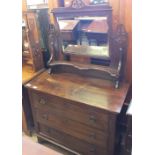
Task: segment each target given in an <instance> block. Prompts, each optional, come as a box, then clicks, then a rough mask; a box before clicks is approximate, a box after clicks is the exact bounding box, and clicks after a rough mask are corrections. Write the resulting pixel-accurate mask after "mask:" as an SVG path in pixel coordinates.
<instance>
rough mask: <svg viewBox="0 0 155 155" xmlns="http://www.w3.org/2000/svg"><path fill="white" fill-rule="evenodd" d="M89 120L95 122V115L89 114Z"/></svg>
mask: <svg viewBox="0 0 155 155" xmlns="http://www.w3.org/2000/svg"><path fill="white" fill-rule="evenodd" d="M89 120H90V121H91V122H93V123H96V117H95V116H93V115H91V116H90V117H89Z"/></svg>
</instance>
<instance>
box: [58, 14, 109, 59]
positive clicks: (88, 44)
mask: <svg viewBox="0 0 155 155" xmlns="http://www.w3.org/2000/svg"><path fill="white" fill-rule="evenodd" d="M58 24H59V28H60V33H61V38H62V41H63V52H64V53H71V52H72V53H75V54H76V53H77V54H80V55H87V56H90V57H91V58H101V57H102V56H103V57H109V50H108V43H109V38H108V30H109V29H108V23H107V17H99V16H96V17H94V16H93V17H91V16H82V17H74V18H58Z"/></svg>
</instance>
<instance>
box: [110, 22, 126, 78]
mask: <svg viewBox="0 0 155 155" xmlns="http://www.w3.org/2000/svg"><path fill="white" fill-rule="evenodd" d="M127 42H128V34H127V32H126V31H125V28H124V25H122V24H120V25H118V26H117V28H116V32H115V33H114V38H113V53H115V55H113V56H112V60H113V64H112V66H117V70H118V72H119V74H120V79H121V78H122V77H123V74H124V67H125V62H126V55H127ZM116 63H117V65H116Z"/></svg>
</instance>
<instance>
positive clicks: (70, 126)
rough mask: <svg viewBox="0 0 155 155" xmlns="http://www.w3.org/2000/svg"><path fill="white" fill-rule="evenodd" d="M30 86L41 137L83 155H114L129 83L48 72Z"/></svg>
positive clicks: (33, 110) (29, 90)
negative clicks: (117, 121) (118, 85)
mask: <svg viewBox="0 0 155 155" xmlns="http://www.w3.org/2000/svg"><path fill="white" fill-rule="evenodd" d="M25 86H26V87H27V88H28V93H29V97H30V102H31V106H32V112H33V117H34V123H35V130H36V132H37V136H38V137H39V138H42V139H45V140H49V141H51V142H54V143H57V144H59V145H62V146H64V147H66V148H69V149H70V150H73V151H75V152H77V153H80V154H82V155H114V149H115V141H116V138H115V136H116V131H115V129H116V120H117V116H118V114H119V113H120V111H121V108H122V105H123V103H124V99H125V97H126V94H127V91H128V88H129V85H128V84H127V83H122V84H121V85H120V88H118V89H115V88H114V87H113V84H112V83H111V82H110V81H105V80H103V79H94V78H89V77H82V76H79V75H74V74H69V73H60V74H49V73H48V71H44V72H43V73H41V74H40V75H38V76H37V77H35V78H34V79H33V80H31V81H30V82H29V83H27V84H26V85H25Z"/></svg>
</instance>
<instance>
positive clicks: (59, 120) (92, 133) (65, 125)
mask: <svg viewBox="0 0 155 155" xmlns="http://www.w3.org/2000/svg"><path fill="white" fill-rule="evenodd" d="M36 119H37V122H39V123H41V124H44V125H48V126H49V127H51V128H54V129H57V130H59V131H63V132H64V133H66V134H68V135H71V136H73V137H76V138H79V139H81V140H85V141H86V142H90V143H93V144H96V145H100V146H101V147H103V148H106V147H107V142H108V141H107V140H108V133H104V132H102V131H101V130H97V129H94V128H91V127H89V126H87V125H83V124H82V123H79V122H77V121H73V120H70V119H67V118H65V116H63V115H61V114H60V115H57V114H54V113H53V112H51V111H50V110H49V109H47V110H45V109H44V110H36Z"/></svg>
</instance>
